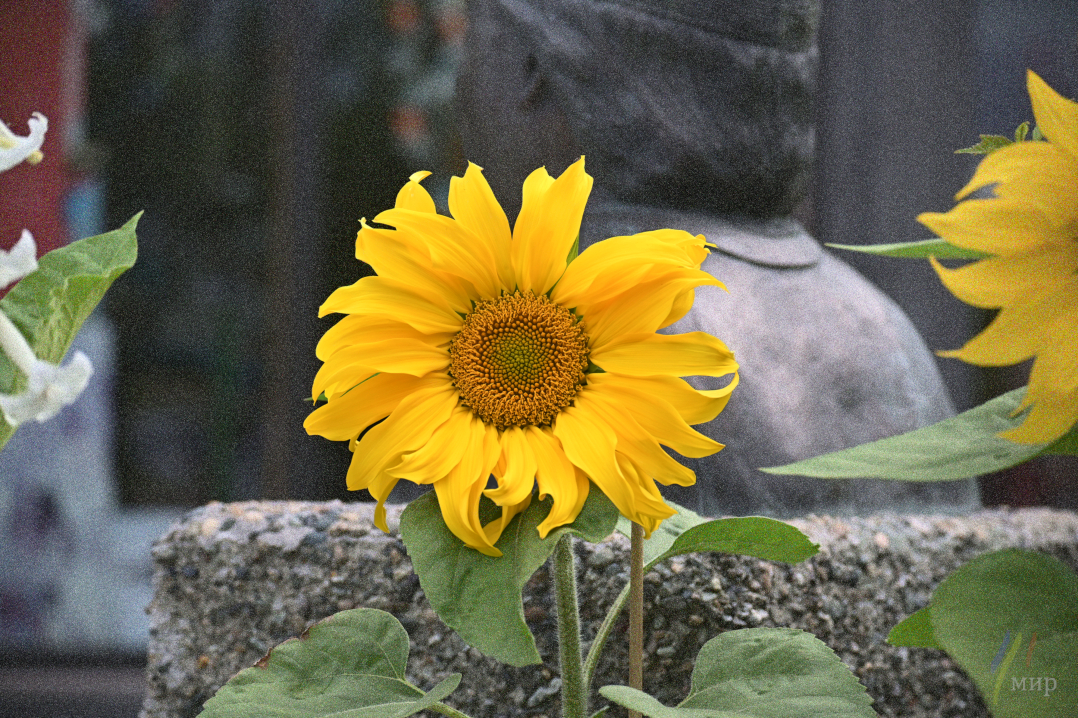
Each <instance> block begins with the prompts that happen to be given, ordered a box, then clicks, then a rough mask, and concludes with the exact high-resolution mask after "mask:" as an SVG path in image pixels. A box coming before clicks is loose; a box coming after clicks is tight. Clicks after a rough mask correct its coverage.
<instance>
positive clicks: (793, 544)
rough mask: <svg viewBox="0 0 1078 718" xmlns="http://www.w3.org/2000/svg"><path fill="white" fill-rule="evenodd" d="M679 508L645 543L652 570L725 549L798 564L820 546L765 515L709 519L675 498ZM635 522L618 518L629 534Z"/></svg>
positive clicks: (619, 526)
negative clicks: (689, 556)
mask: <svg viewBox="0 0 1078 718" xmlns="http://www.w3.org/2000/svg"><path fill="white" fill-rule="evenodd" d="M667 503H668V504H670V505H671V506H673V507H674V508H676V509H677V510H678V512H677V513H676V514H674V515H673V516H671V517H670V518H668V519H664V520H663V522H662V523H661V524H660V525H659V528H657V529H655V530H654V531H653V532H652V533H651V538H649V539H648V540H647V541H645V542H644V565H645V569H648V570H650V569H651V568H652V567H653V566H655V564H657V563H659V562H660V561H665V560H666V559H668V558H670V557H671V556H680V555H682V554H687V553H695V552H700V551H721V552H722V553H734V554H740V555H742V556H754V557H756V558H762V559H767V560H769V561H784V562H786V563H798V562H800V561H804V560H805V559H807V558H809V557H810V556H814V555H815V554H816V552H817V551H819V550H820V547H819V546H818V545H817V544H814V543H813V542H812V541H811V540H810V539H809V537H808V536H806V535H805V534H803V533H801V531H799V530H798V529H796V528H795V527H793V526H791V525H790V524H787V523H783V522H782V521H777V520H775V519H769V518H765V517H763V516H745V517H740V518H725V519H706V518H704V517H703V516H700V515H699V514H697V513H696V512H694V511H690V510H689V509H687V508H685V507H684V506H678V505H677V504H675V503H674V502H673V501H667ZM631 525H632V524H631V523H630V521H629V520H628V519H627V518H625V517H624V516H619V517H618V531H620V532H621V533H623V534H625V535H626V536H628V535H629V534H630V531H631Z"/></svg>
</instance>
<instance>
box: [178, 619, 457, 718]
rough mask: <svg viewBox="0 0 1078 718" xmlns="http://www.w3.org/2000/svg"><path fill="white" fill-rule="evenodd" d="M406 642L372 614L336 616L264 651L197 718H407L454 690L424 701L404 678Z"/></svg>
mask: <svg viewBox="0 0 1078 718" xmlns="http://www.w3.org/2000/svg"><path fill="white" fill-rule="evenodd" d="M407 665H408V634H407V633H406V632H405V630H404V628H403V627H402V626H401V624H400V622H399V621H398V620H397V619H396V618H394V617H393V616H391V615H390V614H388V613H386V612H384V611H379V610H377V609H373V608H356V609H352V610H350V611H341V612H340V613H337V614H334V615H332V616H330V617H329V618H327V619H325V620H323V621H321V622H319V623H316V624H315V625H313V626H311V627H310V628H309V629H307V631H304V633H303V635H302V636H300V637H299V638H290V639H289V640H287V641H285V642H284V643H282V644H281V645H279V646H277V647H275V648H273V649H271V650H270V652H269V653H268V654H266V656H265V657H264V658H262V660H260V661H259V662H258V663H257V664H255V665H254V666H253V667H251V668H247V669H245V670H243V671H240V672H239V673H237V674H236V675H235V676H233V677H232V679H231V680H230V681H229V682H228V683H226V684H225V685H223V686H221V688H220V690H218V691H217V693H216V694H215V695H214V696H213V697H212V698H210V699H209V700H208V701H206V704H205V706H203V709H202V712H201V713H200V714H199V715H200V716H201V717H202V718H329V716H333V718H406V717H407V716H410V715H413V714H415V713H418V712H419V711H422V710H426V709H428V708H430V707H431V706H433V705H435V704H437V703H439V702H440V701H441V700H442V699H444V698H445V697H446V696H448V695H449V694H450V693H452V692H453V691H454V690H456V688H457V686H458V685H460V679H461V675H460V674H459V673H454V674H453V675H451V676H449V677H448V678H446V679H445V680H443V681H442V682H440V683H439V684H438V685H437V686H435V687H434V688H432V689H431V690H430V691H428V692H426V693H424V692H423V691H422V690H420V689H418V688H416V687H415V686H413V685H412V684H411V683H409V682H408V680H407V679H406V678H405V671H406V669H407Z"/></svg>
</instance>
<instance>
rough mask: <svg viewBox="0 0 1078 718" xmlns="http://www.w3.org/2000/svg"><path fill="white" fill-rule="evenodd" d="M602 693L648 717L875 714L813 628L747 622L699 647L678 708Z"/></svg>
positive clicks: (614, 689) (848, 717) (616, 689)
mask: <svg viewBox="0 0 1078 718" xmlns="http://www.w3.org/2000/svg"><path fill="white" fill-rule="evenodd" d="M599 692H600V693H601V694H602V695H603V696H604V697H605V698H607V699H609V700H611V701H613V702H615V703H617V704H619V705H622V706H624V707H626V708H628V709H630V710H636V711H639V712H641V713H642V714H644V715H646V716H649V717H650V718H735V716H736V717H737V718H794V717H796V718H812V717H814V716H819V717H820V718H825V717H826V718H875V715H876V714H875V712H874V711H873V710H872V699H871V698H870V697H869V696H868V694H867V693H866V692H865V689H864V687H863V686H862V685H861V684H860V683H859V682H858V681H857V677H856V676H854V674H853V673H852V672H851V671H850V669H849V668H847V667H846V665H845V664H843V663H842V661H841V660H840V659H839V657H838V656H837V655H835V652H834V651H832V650H831V649H830V648H828V647H827V646H826V645H825V644H824V643H823V642H822V641H820V640H819V639H818V638H816V637H815V636H813V635H812V634H811V633H806V632H804V631H798V630H794V629H791V628H746V629H742V630H739V631H730V632H727V633H723V634H722V635H720V636H717V637H716V638H713V639H711V640H710V641H708V642H707V643H706V644H704V647H703V648H701V649H700V654H699V655H698V656H697V658H696V666H695V667H694V668H693V672H692V687H691V688H690V690H689V695H688V697H687V698H686V699H685V700H684V701H682V702H681V703H680V704H678V706H677V707H676V708H670V707H668V706H665V705H663V704H661V703H659V702H658V701H657V700H655V699H654V698H652V697H651V696H649V695H647V694H646V693H642V692H641V691H637V690H634V689H632V688H628V687H625V686H606V687H604V688H602V689H601V690H600V691H599Z"/></svg>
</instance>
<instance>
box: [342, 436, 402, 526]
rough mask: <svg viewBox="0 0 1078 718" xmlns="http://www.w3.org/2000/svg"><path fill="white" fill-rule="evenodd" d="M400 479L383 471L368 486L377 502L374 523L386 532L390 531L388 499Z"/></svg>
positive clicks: (353, 456) (353, 457)
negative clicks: (387, 513)
mask: <svg viewBox="0 0 1078 718" xmlns="http://www.w3.org/2000/svg"><path fill="white" fill-rule="evenodd" d="M355 460H356V456H355V454H352V461H355ZM398 481H400V479H398V478H396V477H395V476H390V475H389V474H387V473H385V472H383V473H381V474H379V475H378V476H376V477H375V478H374V479H373V480H372V481H371V483H370V484H369V485H368V486H367V490H368V491H370V494H371V496H372V497H373V498H374V500H375V501H376V502H377V504H376V505H375V507H374V525H375V526H377V527H378V528H380V529H382V530H383V531H385V532H386V533H389V524H388V523H387V522H386V499H388V498H389V494H390V493H391V492H392V491H393V487H395V486H396V485H397V482H398Z"/></svg>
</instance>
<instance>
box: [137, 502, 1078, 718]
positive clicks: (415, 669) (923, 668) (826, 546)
mask: <svg viewBox="0 0 1078 718" xmlns="http://www.w3.org/2000/svg"><path fill="white" fill-rule="evenodd" d="M371 509H372V505H370V504H342V503H340V502H330V503H301V502H246V503H238V504H218V503H214V504H210V505H208V506H205V507H202V508H200V509H196V510H195V511H192V512H191V513H190V514H188V515H187V516H186V517H185V518H184V519H183V520H182V521H180V522H179V523H177V524H175V525H174V526H173V527H172V529H171V530H170V531H169V533H168V534H166V535H165V536H164V537H163V538H162V539H161V540H160V541H159V542H158V544H157V545H156V547H155V548H154V560H155V565H156V573H155V578H154V587H155V597H154V600H153V602H152V603H151V604H150V607H149V609H148V611H149V613H150V619H151V637H150V646H149V666H148V669H147V676H148V681H149V686H148V692H147V695H146V701H145V703H144V706H143V710H142V713H141V717H142V718H184V717H187V716H195V715H197V714H198V712H199V710H200V709H201V706H202V703H203V702H205V701H206V700H207V699H208V698H209V697H210V696H212V695H213V693H214V691H215V690H216V689H217V688H218V687H219V686H220V685H221V684H223V683H224V682H225V681H226V680H228V678H229V677H230V676H232V675H233V674H234V673H236V672H237V671H239V670H241V669H243V668H246V667H248V666H250V665H252V664H253V663H254V662H255V661H257V660H258V659H259V658H260V657H262V655H263V654H264V653H265V652H266V650H267V649H268V648H270V647H272V646H274V645H276V644H277V643H280V642H281V641H283V640H285V639H286V638H289V637H291V636H294V635H296V634H298V633H300V632H301V631H302V630H303V629H304V628H305V627H306V626H307V625H308V624H309V623H311V622H313V621H316V620H319V619H321V618H323V617H325V616H327V615H330V614H332V613H334V612H336V611H339V610H344V609H348V608H354V607H359V606H368V607H373V608H380V609H382V610H385V611H389V612H391V613H393V614H394V615H395V616H396V617H397V618H398V619H399V620H400V621H401V623H402V624H403V625H404V627H405V628H406V629H407V630H408V632H409V634H410V636H411V639H412V654H411V657H410V659H409V669H410V671H411V679H412V681H413V682H414V683H415V684H416V685H418V686H420V687H421V688H424V689H428V688H430V687H432V686H433V685H434V684H435V683H436V682H437V681H438V680H440V679H441V678H443V677H444V676H445V675H446V674H447V673H451V672H460V673H463V674H464V681H463V682H462V684H461V687H460V688H459V689H458V690H457V692H456V693H454V694H453V695H452V696H450V698H449V699H448V702H449V703H450V704H451V705H454V706H455V707H457V708H459V709H460V710H463V711H465V712H466V713H468V714H470V715H472V716H475V718H486V717H488V716H490V717H493V716H507V717H510V718H515V717H517V716H520V717H525V716H527V717H532V718H538V717H539V716H546V717H547V718H555V716H558V715H559V714H560V705H559V696H558V692H557V685H558V683H557V681H556V678H557V673H558V671H557V654H556V647H555V644H554V614H553V602H552V596H551V582H550V576H549V575H548V573H547V572H546V570H545V569H541V570H540V571H539V572H538V573H537V574H536V575H535V576H534V577H533V579H532V581H531V582H530V583H529V584H528V586H527V587H526V590H525V596H524V601H525V612H526V615H527V617H528V620H529V624H530V625H531V627H532V630H533V632H534V633H535V634H536V637H537V640H538V644H539V651H540V653H541V655H542V656H543V658H544V664H543V665H542V666H530V667H526V668H511V667H508V666H503V665H501V664H498V663H496V662H494V661H492V660H488V659H486V658H484V657H483V656H482V655H480V654H479V653H478V652H477V651H475V650H474V649H470V648H468V647H467V646H466V645H465V644H464V643H463V642H462V641H461V640H460V639H459V638H458V637H457V636H456V634H454V633H453V632H452V631H451V630H449V629H447V628H446V627H445V626H444V625H443V624H442V623H441V622H440V621H439V620H438V618H437V616H436V615H435V614H434V612H433V611H432V610H431V609H430V607H429V605H428V604H427V601H426V599H425V597H424V594H423V591H422V589H421V588H420V586H419V581H418V579H417V578H416V577H415V574H414V573H413V572H412V570H411V563H410V561H409V560H408V556H407V553H406V551H405V549H404V545H403V544H402V543H401V542H400V540H399V539H398V538H397V536H396V535H386V534H383V533H382V532H381V531H379V530H378V529H377V528H374V526H373V525H372V522H371V515H372V510H371ZM399 515H400V508H399V507H396V508H393V507H391V509H390V519H389V520H390V524H391V528H393V527H394V525H395V522H396V520H397V518H398V517H399ZM791 523H793V524H795V525H796V526H798V528H800V529H801V530H802V531H804V532H805V533H807V534H808V535H809V536H811V537H812V538H813V540H815V541H817V542H818V543H820V544H821V552H820V553H819V554H818V555H817V556H815V557H814V558H812V559H810V560H809V561H806V562H804V563H802V564H798V565H795V566H787V565H785V564H778V563H771V562H768V561H758V560H755V559H746V558H741V557H734V556H728V555H723V554H699V555H692V556H685V557H681V558H679V559H674V560H672V561H670V562H667V563H666V564H663V565H662V566H660V567H659V568H657V569H656V570H655V571H652V572H651V573H650V574H649V575H648V576H646V577H645V589H644V590H645V602H646V606H645V610H646V614H645V621H646V624H645V650H646V653H647V657H646V662H645V668H644V684H645V685H644V688H645V690H647V691H649V692H650V693H652V694H653V695H655V696H656V697H657V698H659V700H661V701H662V702H664V703H666V704H668V705H672V704H676V703H677V702H679V701H680V700H681V699H682V698H683V697H684V696H685V694H686V692H687V691H688V687H689V675H690V672H691V666H692V664H691V662H692V660H693V659H694V657H695V656H696V653H697V651H698V650H699V648H700V646H701V645H703V643H704V642H705V641H707V640H708V639H710V638H712V637H713V636H715V635H717V634H718V633H720V632H722V631H725V630H731V629H735V628H742V627H747V626H790V627H794V628H801V629H804V630H807V631H811V632H812V633H814V634H816V635H817V636H818V637H819V638H821V639H822V640H823V641H824V642H826V643H827V644H828V645H830V646H831V647H832V648H833V649H834V650H835V651H837V652H838V654H839V655H840V656H841V657H842V658H843V660H845V661H846V663H847V664H848V665H849V666H851V667H852V668H853V669H854V670H855V671H856V673H857V675H858V677H859V678H860V679H861V681H862V682H863V683H864V684H865V686H866V687H867V688H868V690H869V693H870V694H871V695H872V696H873V697H874V698H875V700H876V703H875V706H874V707H875V709H876V711H877V712H878V713H879V714H880V715H881V716H902V717H903V718H914V717H920V716H925V717H927V716H963V718H972V717H973V716H987V711H986V709H985V707H984V704H983V703H982V702H981V700H980V699H979V698H978V697H977V694H976V691H975V690H974V688H973V686H972V684H971V682H970V681H969V679H968V678H966V677H965V675H963V674H962V673H961V672H960V671H959V670H958V669H957V668H956V667H955V666H954V664H953V663H952V662H951V661H950V660H949V659H948V658H947V657H946V656H945V655H944V654H943V653H941V652H939V651H932V650H922V649H904V648H893V647H891V646H888V645H887V644H885V643H884V638H885V637H886V635H887V632H888V631H889V630H890V628H891V627H892V626H894V625H895V624H896V623H897V622H899V621H900V620H901V619H903V618H905V617H906V616H907V615H909V614H910V613H912V612H913V611H915V610H917V609H919V608H921V607H923V606H924V605H925V604H926V603H927V602H928V599H929V597H930V596H931V593H932V590H933V588H934V587H935V586H936V585H937V584H938V583H939V582H940V581H941V580H942V579H943V578H944V577H946V576H947V575H948V574H949V573H951V572H952V571H953V570H955V569H956V568H958V567H959V566H960V565H962V564H963V563H965V562H966V561H968V560H969V559H971V558H973V557H975V556H977V555H979V554H982V553H984V552H986V551H991V550H996V549H1000V548H1005V547H1021V548H1027V549H1035V550H1040V551H1045V552H1047V553H1050V554H1052V555H1054V556H1056V557H1057V558H1060V559H1061V560H1063V561H1064V562H1066V563H1068V564H1069V565H1071V566H1072V567H1078V515H1076V514H1074V513H1071V512H1063V511H1052V510H1045V509H1028V510H1018V511H1006V510H1000V511H983V512H979V513H976V514H973V515H971V516H968V517H951V516H906V515H892V514H883V515H879V516H872V517H863V518H830V517H817V516H809V517H807V518H803V519H798V520H794V521H791ZM577 556H578V559H579V561H578V566H579V568H580V571H581V573H580V576H579V581H580V590H581V595H582V596H583V597H584V600H583V601H582V603H581V619H582V622H583V625H584V631H585V640H590V638H591V637H592V636H593V635H594V633H595V630H596V629H597V628H598V625H599V623H600V621H601V620H602V617H603V615H604V613H605V610H606V607H607V606H608V605H609V604H610V603H611V602H612V600H613V599H614V597H615V596H616V595H617V593H618V591H619V590H620V589H621V586H622V585H623V584H624V582H625V581H626V580H627V574H628V569H627V566H628V540H627V539H625V538H624V537H622V536H620V535H615V536H613V537H612V538H610V539H608V540H607V541H606V542H604V543H602V544H598V545H590V544H585V543H580V542H578V544H577ZM623 627H624V619H623V626H622V628H623ZM989 658H990V657H989ZM986 660H987V659H986ZM626 665H627V664H626V661H625V651H624V641H623V640H621V639H620V638H619V636H618V635H615V636H614V637H612V639H611V643H610V644H609V645H608V650H607V655H606V657H605V658H604V661H603V662H602V663H601V665H600V668H599V674H598V676H597V685H599V686H602V685H607V684H611V683H625V682H626V678H625V674H626V668H625V666H626ZM601 704H602V699H601V698H600V697H598V696H595V697H594V698H593V705H594V706H595V707H598V706H599V705H601ZM618 710H619V711H620V709H618Z"/></svg>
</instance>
